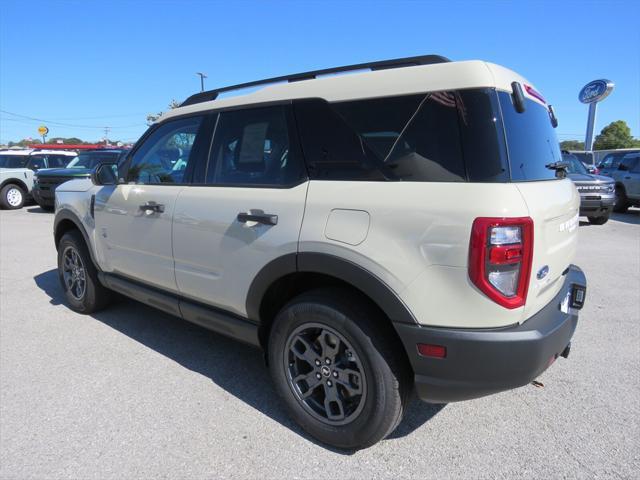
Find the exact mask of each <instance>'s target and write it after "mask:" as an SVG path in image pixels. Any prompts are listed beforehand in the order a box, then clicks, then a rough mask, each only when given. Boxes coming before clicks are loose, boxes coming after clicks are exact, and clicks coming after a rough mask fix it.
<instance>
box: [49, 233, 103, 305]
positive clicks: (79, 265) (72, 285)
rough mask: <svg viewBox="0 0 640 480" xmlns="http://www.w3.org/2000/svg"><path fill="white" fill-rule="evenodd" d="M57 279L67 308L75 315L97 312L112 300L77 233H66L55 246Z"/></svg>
mask: <svg viewBox="0 0 640 480" xmlns="http://www.w3.org/2000/svg"><path fill="white" fill-rule="evenodd" d="M58 277H59V279H60V284H61V285H62V289H63V290H64V294H65V296H66V298H67V302H68V304H69V306H70V307H71V309H72V310H75V311H76V312H79V313H93V312H96V311H98V310H101V309H103V308H104V307H106V306H107V305H108V304H109V302H110V300H111V292H110V291H109V290H108V289H106V288H105V287H104V286H103V285H102V284H101V283H100V281H99V280H98V272H97V270H96V267H95V266H94V265H93V261H92V260H91V256H90V255H89V251H88V249H87V246H86V244H85V243H84V239H83V238H82V235H81V234H80V232H78V231H77V230H72V231H70V232H67V233H65V234H64V235H63V236H62V239H61V240H60V243H59V244H58Z"/></svg>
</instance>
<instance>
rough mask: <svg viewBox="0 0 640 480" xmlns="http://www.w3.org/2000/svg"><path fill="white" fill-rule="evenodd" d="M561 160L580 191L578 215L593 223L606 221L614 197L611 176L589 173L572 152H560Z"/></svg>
mask: <svg viewBox="0 0 640 480" xmlns="http://www.w3.org/2000/svg"><path fill="white" fill-rule="evenodd" d="M562 160H563V161H564V162H566V164H567V169H566V171H567V176H568V177H569V178H570V179H571V180H573V183H575V185H576V188H577V189H578V192H579V193H580V215H583V216H586V217H587V218H588V219H589V223H593V224H595V225H604V224H605V223H607V221H608V220H609V215H610V214H611V210H612V209H613V205H614V203H615V198H616V197H615V182H614V181H613V178H610V177H605V176H602V175H592V174H590V173H589V172H588V171H587V169H586V168H585V167H584V165H583V164H582V162H581V161H580V160H578V157H576V156H575V155H574V154H572V153H569V152H562Z"/></svg>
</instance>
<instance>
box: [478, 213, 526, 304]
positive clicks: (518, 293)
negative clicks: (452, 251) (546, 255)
mask: <svg viewBox="0 0 640 480" xmlns="http://www.w3.org/2000/svg"><path fill="white" fill-rule="evenodd" d="M532 255H533V220H532V219H531V218H529V217H519V218H485V217H481V218H476V219H475V220H474V222H473V227H472V228H471V242H470V245H469V278H470V279H471V281H472V282H473V283H474V285H475V286H476V287H478V288H479V289H480V291H482V292H483V293H484V294H485V295H487V296H488V297H489V298H490V299H491V300H493V301H494V302H496V303H498V304H499V305H502V306H503V307H506V308H518V307H521V306H523V305H524V304H525V302H526V300H527V290H528V289H529V276H530V273H531V260H532Z"/></svg>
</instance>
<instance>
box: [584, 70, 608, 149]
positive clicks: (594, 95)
mask: <svg viewBox="0 0 640 480" xmlns="http://www.w3.org/2000/svg"><path fill="white" fill-rule="evenodd" d="M613 87H614V84H613V82H612V81H611V80H594V81H592V82H589V83H587V84H586V85H585V86H584V87H582V90H580V93H579V94H578V100H580V101H581V102H582V103H588V104H589V119H588V120H587V134H586V136H585V139H584V149H585V151H587V152H590V151H591V150H592V149H593V148H592V147H593V129H594V128H595V126H596V109H597V108H598V102H601V101H602V100H604V99H605V98H607V97H608V96H609V94H610V93H611V91H612V90H613Z"/></svg>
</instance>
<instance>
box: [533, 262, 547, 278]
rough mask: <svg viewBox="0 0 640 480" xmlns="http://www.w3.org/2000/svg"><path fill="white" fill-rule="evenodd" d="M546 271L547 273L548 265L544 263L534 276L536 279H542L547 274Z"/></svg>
mask: <svg viewBox="0 0 640 480" xmlns="http://www.w3.org/2000/svg"><path fill="white" fill-rule="evenodd" d="M548 273H549V265H545V266H544V267H542V268H541V269H540V270H538V273H537V274H536V277H537V278H538V280H542V279H543V278H544V277H546V276H547V274H548Z"/></svg>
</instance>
